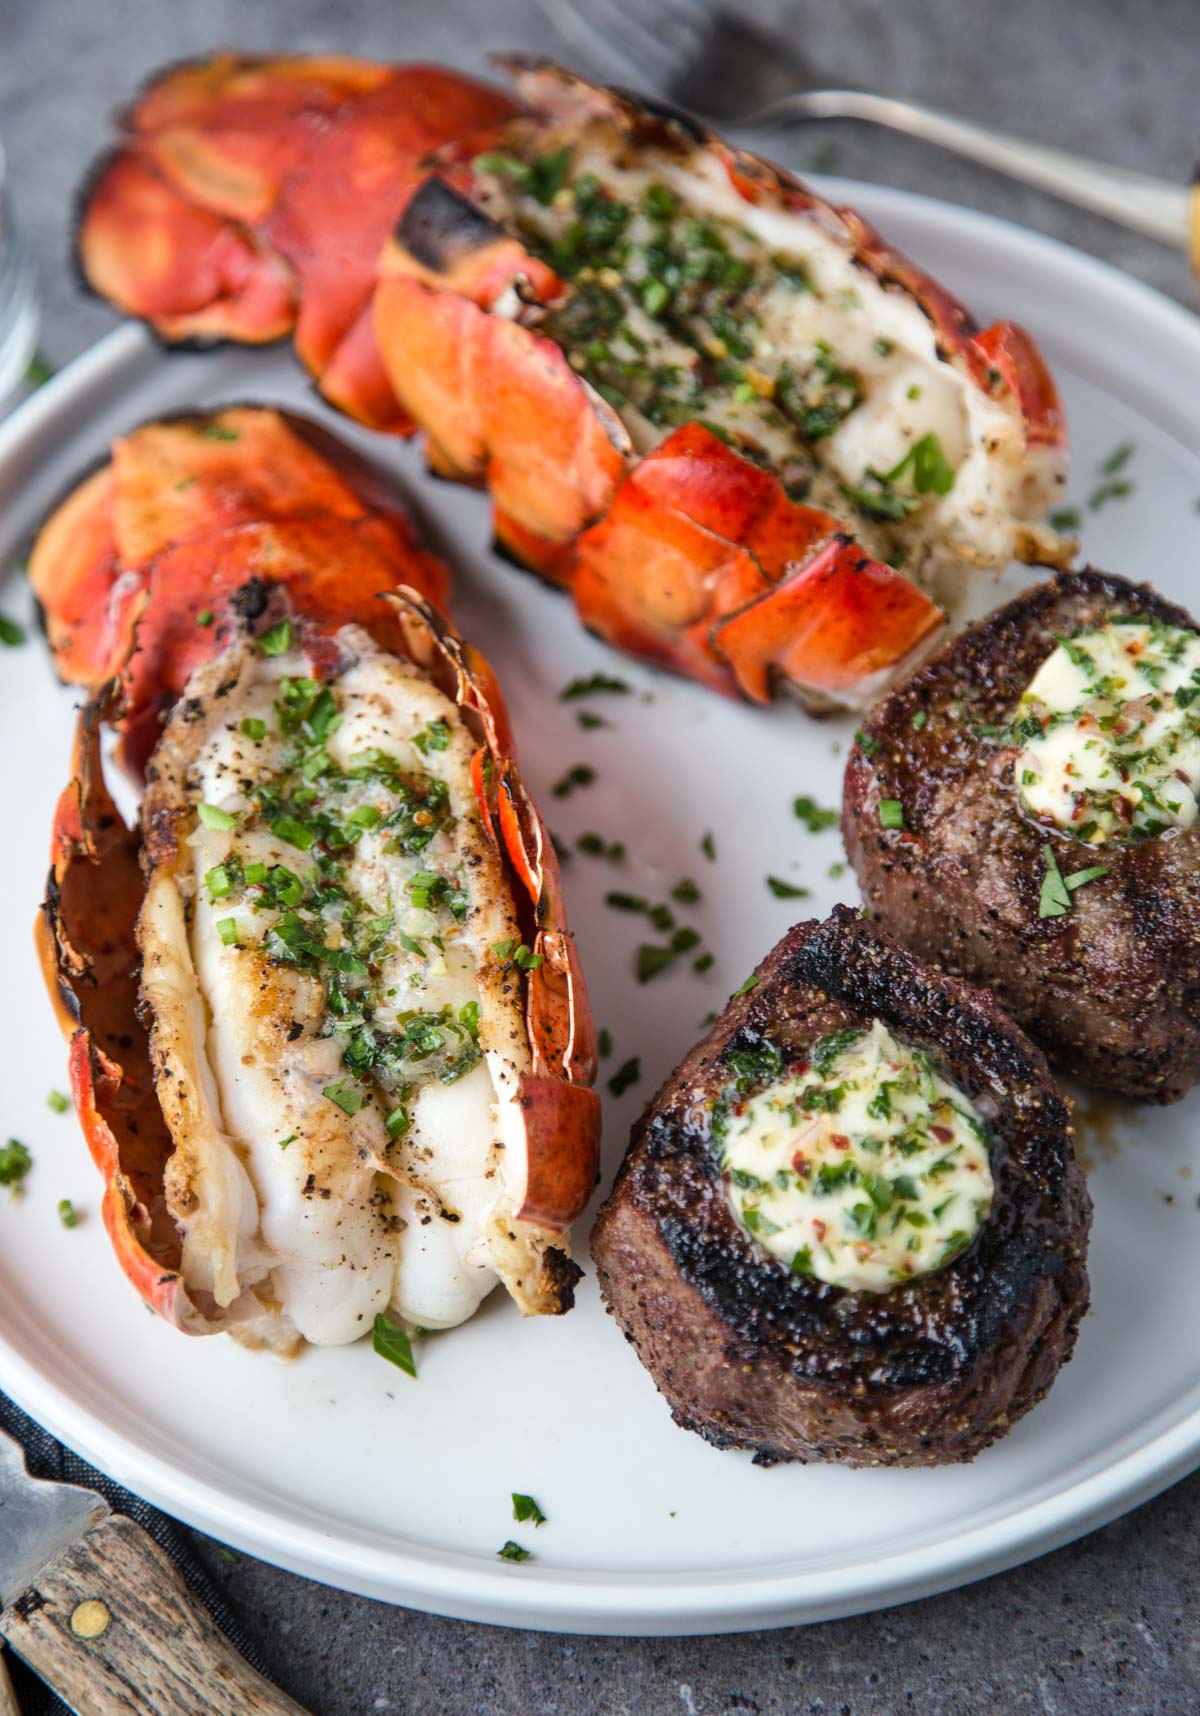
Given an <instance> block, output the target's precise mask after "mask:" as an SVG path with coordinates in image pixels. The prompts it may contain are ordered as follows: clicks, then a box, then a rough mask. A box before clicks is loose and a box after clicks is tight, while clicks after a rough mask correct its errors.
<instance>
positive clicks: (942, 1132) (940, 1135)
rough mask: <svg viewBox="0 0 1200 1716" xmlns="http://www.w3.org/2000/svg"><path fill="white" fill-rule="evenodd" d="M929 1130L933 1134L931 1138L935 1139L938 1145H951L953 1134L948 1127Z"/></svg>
mask: <svg viewBox="0 0 1200 1716" xmlns="http://www.w3.org/2000/svg"><path fill="white" fill-rule="evenodd" d="M929 1130H930V1131H931V1132H932V1133H933V1136H934V1137H935V1138H936V1139H937V1141H938V1143H939V1144H953V1142H954V1133H953V1132H952V1131H951V1130H950V1128H949V1127H948V1126H931V1127H930V1128H929Z"/></svg>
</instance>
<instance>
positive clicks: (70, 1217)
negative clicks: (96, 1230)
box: [58, 1198, 79, 1227]
mask: <svg viewBox="0 0 1200 1716" xmlns="http://www.w3.org/2000/svg"><path fill="white" fill-rule="evenodd" d="M58 1219H59V1221H60V1222H61V1223H62V1224H63V1226H64V1227H78V1226H79V1217H78V1215H77V1214H76V1211H75V1205H74V1204H73V1203H72V1202H71V1200H70V1198H60V1199H59V1200H58Z"/></svg>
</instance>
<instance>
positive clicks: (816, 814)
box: [792, 794, 838, 834]
mask: <svg viewBox="0 0 1200 1716" xmlns="http://www.w3.org/2000/svg"><path fill="white" fill-rule="evenodd" d="M792 814H793V815H794V816H795V817H796V820H797V821H798V822H802V823H803V824H804V826H805V828H806V829H807V830H808V832H809V833H810V834H820V833H821V832H822V830H824V829H826V828H832V827H833V826H834V824H835V823H836V822H837V819H838V813H837V811H836V810H826V809H824V808H823V807H822V806H821V805H819V804H817V803H816V802H815V800H813V799H811V798H809V797H808V796H807V794H801V796H800V797H799V798H794V799H793V800H792Z"/></svg>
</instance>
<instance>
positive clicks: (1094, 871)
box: [1038, 842, 1111, 918]
mask: <svg viewBox="0 0 1200 1716" xmlns="http://www.w3.org/2000/svg"><path fill="white" fill-rule="evenodd" d="M1042 857H1043V858H1044V859H1045V862H1046V873H1045V876H1044V877H1043V878H1042V897H1041V901H1040V903H1039V905H1038V917H1039V918H1061V917H1065V916H1066V914H1067V913H1068V912H1069V911H1070V909H1071V895H1072V894H1073V893H1074V892H1075V890H1076V888H1082V887H1084V886H1086V884H1087V883H1088V882H1095V881H1097V880H1098V878H1099V877H1101V876H1107V875H1108V872H1109V869H1110V868H1111V866H1110V865H1108V864H1092V865H1089V866H1088V868H1087V869H1086V870H1074V871H1072V873H1071V874H1070V875H1069V876H1064V875H1063V873H1062V871H1061V870H1060V869H1059V867H1058V860H1057V858H1056V857H1055V856H1054V848H1053V847H1052V846H1051V845H1050V844H1049V842H1047V844H1046V845H1045V846H1043V847H1042Z"/></svg>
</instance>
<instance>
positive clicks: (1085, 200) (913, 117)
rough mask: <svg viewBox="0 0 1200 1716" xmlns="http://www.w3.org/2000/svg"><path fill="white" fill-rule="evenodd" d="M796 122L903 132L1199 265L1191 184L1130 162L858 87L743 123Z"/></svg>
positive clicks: (779, 107) (820, 93)
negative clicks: (1114, 162) (1032, 139)
mask: <svg viewBox="0 0 1200 1716" xmlns="http://www.w3.org/2000/svg"><path fill="white" fill-rule="evenodd" d="M795 119H860V120H864V121H866V122H867V123H868V124H872V125H884V126H887V127H888V129H889V130H892V131H903V132H905V133H907V135H908V136H910V137H919V138H921V139H922V140H923V141H924V142H926V143H935V144H937V145H938V147H939V148H942V149H949V150H950V151H951V152H952V153H953V154H955V155H962V156H964V157H965V158H966V159H967V160H969V161H978V162H980V164H981V165H983V166H985V167H991V168H993V169H994V170H995V171H996V172H998V173H1005V174H1007V176H1008V177H1009V178H1010V179H1019V180H1021V181H1022V183H1024V184H1027V185H1034V186H1036V187H1037V189H1038V190H1041V191H1049V192H1050V193H1051V194H1052V195H1053V196H1056V197H1060V198H1061V199H1062V200H1063V201H1064V202H1069V203H1075V204H1076V205H1077V206H1078V207H1080V208H1085V209H1091V210H1092V211H1093V213H1095V214H1102V215H1106V216H1107V217H1108V219H1109V220H1112V221H1116V222H1117V223H1118V224H1119V225H1121V226H1126V227H1131V228H1132V229H1133V230H1134V231H1135V232H1144V233H1148V234H1149V235H1150V237H1151V238H1157V239H1160V240H1161V241H1162V242H1163V243H1164V244H1169V245H1171V246H1173V247H1174V248H1175V249H1177V250H1183V251H1185V252H1186V253H1187V254H1188V255H1189V256H1190V257H1191V259H1192V263H1193V266H1194V267H1196V268H1197V269H1200V203H1198V201H1197V192H1196V190H1195V188H1194V187H1193V188H1189V187H1188V186H1186V185H1174V184H1172V183H1171V182H1170V181H1169V180H1167V179H1158V178H1155V177H1154V176H1153V175H1152V174H1150V173H1139V172H1135V171H1134V170H1133V169H1132V168H1129V167H1110V166H1108V165H1106V164H1105V163H1104V162H1102V161H1089V160H1087V159H1086V158H1085V157H1084V156H1082V155H1073V154H1071V153H1070V152H1069V151H1068V150H1066V149H1053V148H1050V147H1049V146H1048V145H1046V144H1043V143H1026V142H1024V141H1023V140H1022V139H1020V138H1018V137H1008V136H1006V135H1005V134H1004V133H1003V132H1002V131H993V130H991V129H990V128H989V127H988V126H986V125H976V124H974V123H973V122H972V121H971V120H968V119H956V118H954V117H953V116H952V115H951V114H948V113H941V112H939V111H938V110H937V109H936V108H932V107H925V106H923V105H922V104H921V103H920V102H916V101H897V100H894V99H893V98H892V97H891V96H886V95H870V94H868V93H867V92H865V91H862V90H854V89H820V90H804V91H801V92H799V93H798V94H796V95H789V96H784V97H782V99H781V100H779V101H774V102H772V103H771V104H770V106H769V107H765V108H762V109H760V111H759V112H758V113H756V114H754V115H752V116H751V118H750V120H749V121H747V123H751V124H763V125H767V124H772V125H780V124H786V123H787V122H788V121H789V120H795Z"/></svg>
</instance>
